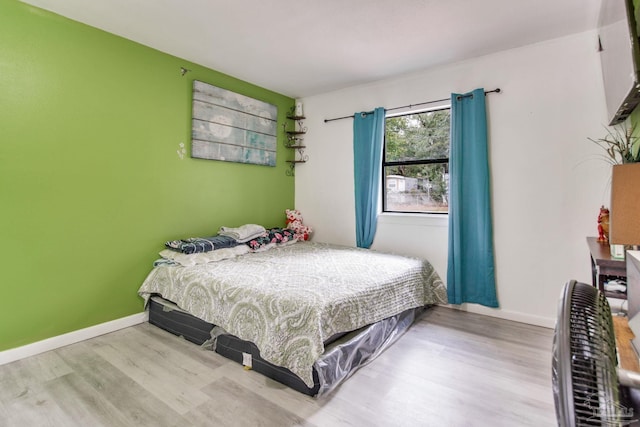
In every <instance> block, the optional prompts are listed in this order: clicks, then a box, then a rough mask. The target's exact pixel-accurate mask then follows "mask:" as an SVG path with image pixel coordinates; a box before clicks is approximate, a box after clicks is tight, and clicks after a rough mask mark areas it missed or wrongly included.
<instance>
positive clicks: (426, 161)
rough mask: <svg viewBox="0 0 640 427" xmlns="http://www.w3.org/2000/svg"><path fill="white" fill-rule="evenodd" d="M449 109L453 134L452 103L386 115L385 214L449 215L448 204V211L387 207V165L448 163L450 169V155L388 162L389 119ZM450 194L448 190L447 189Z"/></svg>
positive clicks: (384, 143)
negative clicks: (405, 209) (398, 209)
mask: <svg viewBox="0 0 640 427" xmlns="http://www.w3.org/2000/svg"><path fill="white" fill-rule="evenodd" d="M444 110H449V134H451V105H450V104H445V105H440V106H438V107H432V108H428V109H424V110H415V111H408V112H403V113H395V114H386V115H385V117H384V124H385V128H384V140H383V143H382V162H381V173H380V176H381V178H382V181H381V189H380V190H381V191H382V206H381V208H382V213H383V214H415V215H437V216H443V215H449V207H448V206H447V211H446V212H441V211H397V210H388V209H387V175H386V174H385V168H386V167H393V166H413V165H428V164H446V165H447V170H449V166H448V165H449V161H450V157H447V158H438V159H423V160H405V161H392V162H387V160H386V157H387V119H388V118H394V117H401V116H409V115H412V114H422V113H430V112H435V111H444ZM449 153H451V138H449ZM447 190H448V189H447ZM447 194H448V191H447Z"/></svg>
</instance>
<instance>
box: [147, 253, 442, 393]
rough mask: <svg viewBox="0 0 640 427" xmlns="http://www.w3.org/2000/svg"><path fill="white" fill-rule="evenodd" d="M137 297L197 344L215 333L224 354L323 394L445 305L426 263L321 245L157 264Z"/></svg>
mask: <svg viewBox="0 0 640 427" xmlns="http://www.w3.org/2000/svg"><path fill="white" fill-rule="evenodd" d="M214 252H215V251H214ZM138 293H139V295H140V296H142V297H143V298H144V300H145V303H146V305H147V307H150V308H151V309H152V310H151V312H150V318H154V319H153V321H152V323H154V322H155V323H156V324H158V326H160V327H165V329H167V330H170V331H171V332H173V333H176V334H178V335H185V334H184V333H183V332H184V329H185V328H184V327H181V326H180V325H181V324H187V323H189V322H191V325H190V326H189V328H191V330H193V329H194V328H195V329H200V334H199V335H198V337H197V338H195V339H192V341H194V342H199V341H202V339H203V338H204V337H205V335H203V333H204V334H208V336H209V337H210V339H207V340H206V341H205V342H204V344H205V345H209V346H211V347H212V348H213V349H214V350H215V351H217V352H218V353H221V354H222V355H224V356H226V357H229V358H231V359H233V360H236V361H239V362H242V363H243V364H244V365H249V366H251V367H252V368H253V369H254V370H257V371H259V372H262V373H264V374H265V375H267V376H270V377H272V378H274V379H276V380H278V381H280V382H283V383H285V384H287V385H289V386H291V387H293V388H294V389H296V390H298V391H301V392H304V393H306V394H309V395H316V396H321V395H324V394H326V393H328V392H330V391H331V390H333V389H334V388H335V387H336V386H337V385H338V384H339V383H341V382H342V381H344V380H345V379H346V378H348V377H349V376H350V375H351V373H353V372H354V371H355V370H356V369H357V368H358V367H359V366H362V365H363V364H365V363H368V361H370V360H372V359H373V358H375V357H376V356H377V355H378V354H379V353H380V352H381V351H383V350H384V349H385V348H386V347H388V346H389V345H391V344H392V343H393V342H394V341H395V340H396V339H397V337H398V336H400V335H401V334H402V333H403V332H404V331H405V330H406V329H407V328H408V327H409V326H410V324H411V323H412V322H413V320H414V319H415V316H416V315H417V314H419V310H421V309H423V308H424V307H426V306H429V305H431V304H440V303H446V301H447V299H446V289H445V287H444V284H443V283H442V281H441V280H440V278H439V277H438V275H437V273H436V272H435V270H434V269H433V267H432V266H431V265H430V264H429V263H428V262H427V261H424V260H420V259H415V258H408V257H404V256H399V255H392V254H385V253H380V252H376V251H371V250H367V249H359V248H351V247H345V246H337V245H330V244H323V243H316V242H298V243H295V244H287V245H280V246H277V247H271V248H269V249H268V250H264V251H258V252H250V253H244V254H240V255H237V256H233V257H230V258H227V259H221V260H218V261H214V262H206V263H199V264H195V265H188V266H185V265H175V264H168V265H165V264H164V263H159V264H158V265H157V266H156V267H154V268H153V269H152V271H151V272H150V274H149V275H148V277H147V278H146V280H145V281H144V282H143V284H142V286H141V287H140V289H139V291H138ZM176 316H177V317H179V318H180V319H182V320H178V321H177V322H175V324H173V325H168V323H171V322H172V321H173V320H172V319H173V318H175V317H176ZM185 319H188V321H187V320H185ZM163 323H164V326H163ZM176 325H177V326H176Z"/></svg>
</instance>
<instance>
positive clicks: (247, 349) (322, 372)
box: [149, 296, 422, 397]
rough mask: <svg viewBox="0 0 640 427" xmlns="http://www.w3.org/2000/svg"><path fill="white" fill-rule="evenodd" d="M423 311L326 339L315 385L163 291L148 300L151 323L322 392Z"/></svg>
mask: <svg viewBox="0 0 640 427" xmlns="http://www.w3.org/2000/svg"><path fill="white" fill-rule="evenodd" d="M421 311H422V309H410V310H406V311H405V312H403V313H400V314H398V315H396V316H392V317H390V318H387V319H384V320H382V321H380V322H376V323H374V324H372V325H368V326H366V327H364V328H360V329H358V330H356V331H352V332H350V333H346V334H337V335H335V336H334V337H332V338H331V339H330V340H328V341H327V342H326V343H325V352H324V353H323V354H322V355H321V356H320V358H319V359H318V360H317V361H316V362H315V363H314V365H313V385H312V386H309V385H308V384H306V383H305V381H303V380H302V379H301V378H300V377H298V376H297V375H296V374H294V373H293V372H291V371H290V370H289V369H287V368H285V367H282V366H276V365H274V364H272V363H269V362H267V361H266V360H264V359H263V358H262V357H261V356H260V350H259V349H258V347H257V346H256V345H255V344H254V343H252V342H250V341H245V340H241V339H240V338H238V337H236V336H233V335H231V334H228V333H226V332H225V331H224V330H222V329H221V328H219V327H215V326H214V325H212V324H211V323H208V322H206V321H204V320H202V319H199V318H197V317H195V316H193V315H191V314H189V313H187V312H186V311H184V310H182V309H180V308H179V307H178V306H177V305H176V304H174V303H173V302H171V301H167V300H165V299H163V298H160V297H159V296H153V297H151V298H150V300H149V323H151V324H153V325H155V326H158V327H159V328H162V329H164V330H167V331H169V332H171V333H173V334H175V335H178V336H181V337H183V338H185V339H187V340H189V341H191V342H193V343H195V344H198V345H202V346H204V347H210V348H212V349H213V350H215V351H216V352H217V353H218V354H220V355H222V356H224V357H226V358H228V359H230V360H233V361H235V362H237V363H239V364H241V365H243V366H247V367H250V368H251V369H252V370H254V371H256V372H259V373H261V374H263V375H265V376H266V377H269V378H271V379H273V380H275V381H278V382H280V383H282V384H284V385H286V386H288V387H290V388H292V389H294V390H296V391H299V392H301V393H304V394H306V395H309V396H316V397H320V396H323V395H326V394H327V393H330V392H331V391H333V390H334V389H335V388H336V387H337V386H338V385H340V384H341V383H342V382H344V381H345V380H346V379H347V378H349V377H350V376H351V375H352V374H353V373H354V372H355V371H356V370H358V369H359V368H360V367H362V366H365V365H366V364H368V363H369V362H371V361H372V360H374V359H375V358H376V357H377V356H378V355H379V354H381V353H382V352H383V351H384V350H385V349H387V348H388V347H389V346H390V345H392V344H393V343H394V342H395V341H396V340H397V339H398V338H399V337H400V336H401V335H402V334H403V333H404V332H405V331H406V330H407V329H408V328H409V327H410V326H411V324H412V323H413V322H414V320H415V318H416V316H417V315H419V313H420V312H421Z"/></svg>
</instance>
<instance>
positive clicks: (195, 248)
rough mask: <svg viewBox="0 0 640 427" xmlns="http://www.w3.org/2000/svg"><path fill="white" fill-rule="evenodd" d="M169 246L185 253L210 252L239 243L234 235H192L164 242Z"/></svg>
mask: <svg viewBox="0 0 640 427" xmlns="http://www.w3.org/2000/svg"><path fill="white" fill-rule="evenodd" d="M164 245H165V246H166V247H167V248H169V249H173V250H175V251H178V252H182V253H184V254H195V253H202V252H209V251H213V250H216V249H222V248H232V247H234V246H237V245H239V243H238V242H236V240H235V239H234V238H233V237H229V236H219V235H218V236H213V237H192V238H190V239H186V240H171V241H168V242H166V243H165V244H164Z"/></svg>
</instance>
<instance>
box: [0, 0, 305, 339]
mask: <svg viewBox="0 0 640 427" xmlns="http://www.w3.org/2000/svg"><path fill="white" fill-rule="evenodd" d="M0 40H1V42H0V260H2V261H1V265H2V272H1V273H0V275H1V276H0V277H1V279H0V291H1V292H0V298H1V299H0V301H1V304H0V306H1V307H2V308H1V309H0V350H5V349H9V348H13V347H18V346H21V345H25V344H29V343H32V342H35V341H38V340H42V339H45V338H48V337H52V336H56V335H59V334H63V333H66V332H70V331H74V330H77V329H81V328H84V327H88V326H92V325H96V324H99V323H102V322H107V321H110V320H114V319H118V318H121V317H124V316H127V315H131V314H134V313H138V312H141V311H142V309H143V305H142V300H141V299H140V298H139V297H138V296H137V293H136V291H137V289H138V287H139V286H140V284H141V283H142V281H143V280H144V278H145V277H146V275H147V274H148V272H149V271H150V269H151V265H152V262H153V260H154V259H157V258H158V256H157V253H158V252H159V251H160V250H162V248H163V243H164V242H165V241H166V240H170V239H175V238H183V237H191V236H197V235H212V234H215V232H216V231H217V230H218V228H219V227H220V226H221V225H227V226H238V225H241V224H243V223H248V222H252V223H259V224H263V225H265V226H276V225H284V221H285V215H284V210H285V209H286V208H292V207H293V203H294V180H293V179H292V178H291V177H288V176H286V174H285V172H286V170H287V164H286V163H285V159H286V158H288V157H289V156H290V153H287V152H286V149H285V148H284V145H283V138H284V135H281V134H280V135H279V136H278V138H279V143H278V152H277V166H276V167H275V168H273V167H268V166H257V165H243V164H236V163H227V162H218V161H211V160H200V159H191V158H190V157H189V151H190V135H191V131H190V127H191V123H190V120H191V87H192V81H193V80H194V79H197V80H201V81H204V82H207V83H210V84H213V85H216V86H220V87H223V88H225V89H229V90H232V91H235V92H238V93H241V94H244V95H248V96H251V97H253V98H257V99H261V100H263V101H266V102H269V103H272V104H275V105H277V106H278V121H279V123H283V121H284V117H285V114H286V112H287V111H288V110H289V109H290V108H291V107H292V105H293V102H294V101H293V99H291V98H289V97H286V96H283V95H280V94H277V93H274V92H271V91H268V90H265V89H262V88H259V87H256V86H254V85H251V84H249V83H246V82H243V81H240V80H237V79H235V78H233V77H230V76H227V75H224V74H221V73H218V72H216V71H213V70H210V69H207V68H204V67H201V66H199V65H196V64H193V63H189V62H187V61H184V60H181V59H179V58H175V57H172V56H170V55H166V54H163V53H160V52H158V51H156V50H153V49H150V48H148V47H145V46H142V45H139V44H137V43H133V42H131V41H128V40H125V39H123V38H120V37H116V36H114V35H111V34H108V33H105V32H103V31H100V30H97V29H95V28H91V27H88V26H86V25H83V24H79V23H77V22H73V21H71V20H68V19H66V18H62V17H60V16H58V15H54V14H51V13H48V12H45V11H42V10H40V9H37V8H33V7H31V6H28V5H25V4H23V3H19V2H18V1H15V0H0ZM238 54H239V55H242V54H243V53H242V52H238ZM181 66H183V67H186V68H188V69H191V70H192V71H191V72H189V73H187V74H186V75H185V76H184V77H183V76H181V74H180V67H181ZM279 129H282V127H281V126H279ZM181 142H183V143H184V144H185V146H186V148H187V155H186V156H185V157H184V159H182V160H181V159H180V157H179V156H178V153H177V150H178V149H179V144H180V143H181Z"/></svg>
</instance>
